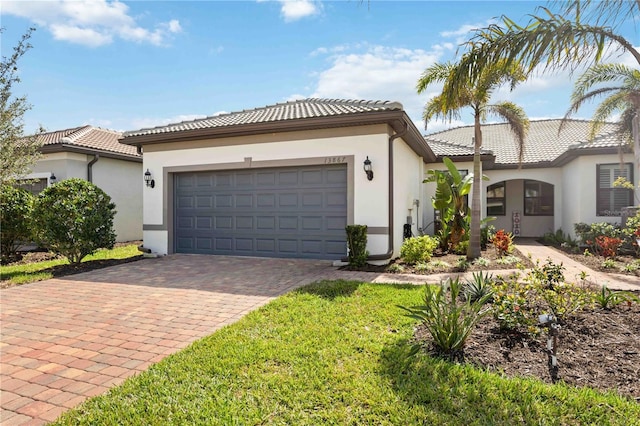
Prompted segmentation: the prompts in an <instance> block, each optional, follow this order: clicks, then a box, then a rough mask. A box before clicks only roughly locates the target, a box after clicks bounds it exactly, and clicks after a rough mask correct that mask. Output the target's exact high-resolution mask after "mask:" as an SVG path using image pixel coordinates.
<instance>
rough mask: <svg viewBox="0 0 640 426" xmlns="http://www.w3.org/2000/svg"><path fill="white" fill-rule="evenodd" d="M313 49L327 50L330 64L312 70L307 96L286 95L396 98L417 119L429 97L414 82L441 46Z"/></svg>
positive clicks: (361, 46)
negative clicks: (312, 81) (313, 81)
mask: <svg viewBox="0 0 640 426" xmlns="http://www.w3.org/2000/svg"><path fill="white" fill-rule="evenodd" d="M313 53H314V54H316V55H322V54H327V55H328V56H327V59H328V61H329V67H328V68H327V69H325V70H324V71H321V72H319V73H317V74H314V77H315V78H317V82H316V85H315V90H313V91H312V93H311V94H310V95H309V96H303V95H300V94H296V95H292V96H291V97H290V98H289V99H291V100H293V99H299V98H300V97H314V98H340V99H367V100H389V101H399V102H400V103H402V105H403V106H404V109H405V111H407V114H409V116H411V117H412V119H413V120H414V121H415V122H416V123H417V122H419V121H420V119H421V117H422V109H423V107H424V104H425V102H426V101H427V100H428V97H427V96H426V95H418V94H417V93H416V89H415V87H416V82H417V81H418V78H419V77H420V75H421V74H422V72H423V71H424V69H425V68H426V67H428V66H430V65H432V64H433V63H435V62H437V61H438V60H440V57H441V55H442V50H441V49H434V50H432V51H425V50H421V49H414V50H412V49H405V48H396V47H384V46H371V45H355V46H338V47H336V48H319V49H316V50H314V52H313ZM423 127H424V126H423Z"/></svg>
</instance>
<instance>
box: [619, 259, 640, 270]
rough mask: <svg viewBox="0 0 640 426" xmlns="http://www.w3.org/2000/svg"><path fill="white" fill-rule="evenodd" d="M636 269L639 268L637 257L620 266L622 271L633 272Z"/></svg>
mask: <svg viewBox="0 0 640 426" xmlns="http://www.w3.org/2000/svg"><path fill="white" fill-rule="evenodd" d="M638 270H640V260H639V259H636V260H634V261H633V262H631V263H627V264H626V265H624V266H623V267H622V271H624V272H631V273H633V272H636V271H638Z"/></svg>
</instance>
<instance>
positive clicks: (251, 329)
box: [56, 282, 640, 425]
mask: <svg viewBox="0 0 640 426" xmlns="http://www.w3.org/2000/svg"><path fill="white" fill-rule="evenodd" d="M423 291H424V289H423V288H422V287H416V286H390V285H374V284H363V283H357V282H325V283H319V284H314V285H312V286H310V287H306V288H304V289H301V290H300V291H298V292H294V293H290V294H287V295H285V296H282V297H280V298H278V299H277V300H275V301H273V302H272V303H270V304H268V305H267V306H265V307H263V308H261V309H259V310H257V311H255V312H253V313H251V314H249V315H248V316H246V317H245V318H244V319H242V320H241V321H239V322H237V323H235V324H233V325H231V326H228V327H225V328H223V329H221V330H219V331H218V332H216V333H214V334H212V335H210V336H208V337H206V338H204V339H201V340H199V341H197V342H195V343H194V344H193V345H191V346H189V347H188V348H186V349H185V350H183V351H181V352H179V353H177V354H175V355H173V356H170V357H168V358H166V359H165V360H163V361H162V362H160V363H158V364H156V365H154V366H152V367H151V368H150V369H149V370H148V371H146V372H144V373H142V374H140V375H139V376H136V377H133V378H131V379H129V380H127V381H126V382H125V383H124V384H122V385H121V386H119V387H116V388H114V389H112V390H111V391H110V392H109V393H108V394H106V395H103V396H100V397H96V398H93V399H91V400H89V401H87V402H86V403H85V404H83V405H82V406H80V407H79V408H77V409H75V410H72V411H70V412H67V413H65V414H64V415H63V416H62V417H61V418H60V419H59V420H58V421H57V423H56V424H66V425H77V424H127V425H165V424H207V425H210V424H213V425H215V424H220V425H230V424H238V425H253V424H292V425H320V424H340V425H343V424H371V425H381V424H398V425H407V424H420V425H422V424H434V425H494V424H531V425H539V424H558V425H567V424H569V425H571V424H597V425H603V424H620V425H623V424H624V425H629V424H630V422H633V421H636V420H637V419H639V418H640V404H637V403H635V402H633V401H631V400H628V399H624V398H622V397H619V396H616V395H614V394H602V393H598V392H595V391H593V390H591V389H586V388H572V387H568V386H563V385H555V386H550V385H546V384H543V383H542V382H539V381H536V380H525V379H505V378H502V377H500V376H499V375H496V374H490V373H487V372H484V371H481V370H478V369H475V368H471V367H468V366H460V365H454V364H450V363H448V362H445V361H440V360H434V359H432V358H430V357H428V356H426V355H424V354H419V355H418V356H417V357H415V358H413V359H408V358H407V357H406V355H407V353H408V352H409V350H410V343H409V339H410V337H411V334H412V326H413V320H411V319H409V318H407V317H404V316H403V314H402V311H401V310H400V309H399V308H397V307H396V306H397V305H405V306H406V305H414V304H416V303H419V302H420V301H421V297H422V294H423ZM634 419H636V420H634Z"/></svg>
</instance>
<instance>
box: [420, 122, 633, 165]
mask: <svg viewBox="0 0 640 426" xmlns="http://www.w3.org/2000/svg"><path fill="white" fill-rule="evenodd" d="M561 122H562V120H561V119H553V120H535V121H531V123H530V128H529V134H528V136H527V138H526V139H525V149H524V159H523V162H522V165H523V166H524V167H527V166H528V167H542V166H560V165H562V164H564V163H566V162H567V161H569V160H570V159H571V158H573V156H575V155H583V154H599V153H603V152H609V151H611V152H616V151H617V150H618V149H619V148H620V146H621V145H623V144H624V142H623V141H622V139H621V138H620V137H619V136H617V135H616V134H615V132H616V126H615V125H614V124H611V123H607V124H605V125H604V127H603V128H602V130H601V132H600V134H599V135H598V136H597V137H596V138H595V139H594V140H592V141H589V136H588V135H589V125H590V122H589V121H585V120H568V121H567V122H566V123H565V125H564V127H563V129H562V131H560V132H559V133H558V130H559V128H560V123H561ZM473 136H474V129H473V126H472V125H471V126H464V127H458V128H455V129H449V130H444V131H441V132H437V133H432V134H429V135H426V136H425V140H426V141H427V143H428V144H429V146H431V149H432V150H433V151H434V153H435V154H436V155H437V156H438V157H444V156H451V157H455V156H468V155H469V152H470V153H471V154H473V142H472V138H473ZM482 148H483V151H484V152H483V153H485V154H486V153H493V155H495V166H494V167H495V168H511V167H518V144H517V142H516V140H515V138H514V136H513V134H512V133H511V132H510V130H509V126H508V124H506V123H500V124H485V125H483V126H482Z"/></svg>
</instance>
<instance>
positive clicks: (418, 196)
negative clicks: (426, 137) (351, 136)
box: [393, 139, 425, 256]
mask: <svg viewBox="0 0 640 426" xmlns="http://www.w3.org/2000/svg"><path fill="white" fill-rule="evenodd" d="M393 160H394V161H393V163H394V166H393V182H394V194H393V198H394V201H393V206H394V213H393V237H394V238H393V239H394V242H393V247H394V256H399V255H400V247H401V246H402V240H403V228H404V224H405V223H407V216H411V221H412V222H413V225H412V229H411V230H412V233H413V235H418V233H419V232H418V223H417V222H418V221H417V220H416V219H417V216H416V214H417V213H416V207H417V208H418V212H419V211H420V207H422V206H424V205H425V203H424V191H422V185H423V183H422V180H423V177H422V176H423V174H424V161H423V159H422V157H419V156H418V155H417V154H416V153H415V152H414V151H413V150H412V149H411V148H410V147H409V146H408V145H407V144H406V143H405V142H404V141H402V140H401V139H396V140H395V141H394V142H393ZM416 200H417V201H418V206H416V203H415V201H416ZM418 214H419V213H418ZM419 222H420V224H419V225H420V226H421V225H422V218H420V219H419Z"/></svg>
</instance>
